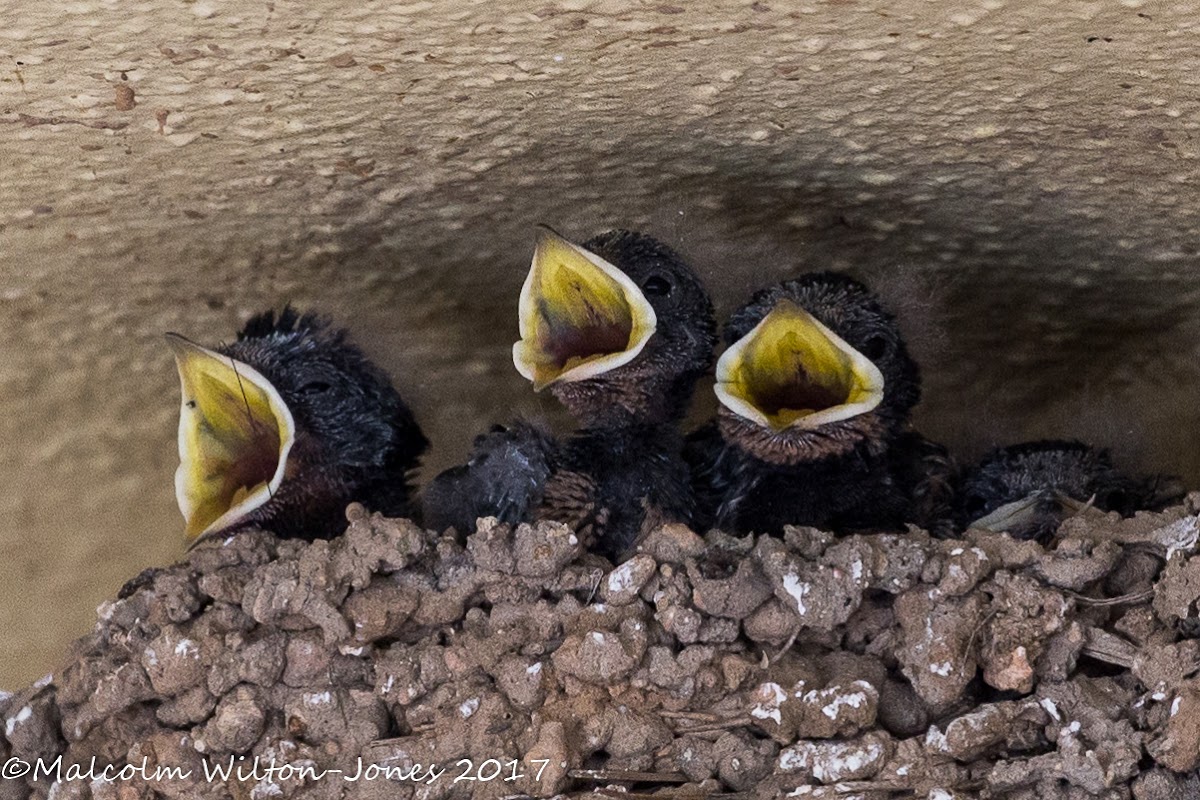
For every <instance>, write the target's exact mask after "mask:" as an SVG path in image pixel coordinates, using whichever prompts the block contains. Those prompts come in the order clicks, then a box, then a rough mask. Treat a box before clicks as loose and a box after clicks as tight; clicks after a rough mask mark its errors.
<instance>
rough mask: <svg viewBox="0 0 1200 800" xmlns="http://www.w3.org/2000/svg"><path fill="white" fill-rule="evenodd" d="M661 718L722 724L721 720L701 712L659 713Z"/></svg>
mask: <svg viewBox="0 0 1200 800" xmlns="http://www.w3.org/2000/svg"><path fill="white" fill-rule="evenodd" d="M658 715H659V716H660V717H665V718H666V719H694V720H696V721H697V722H720V721H721V718H720V717H716V716H713V715H712V714H705V713H702V712H700V711H659V712H658Z"/></svg>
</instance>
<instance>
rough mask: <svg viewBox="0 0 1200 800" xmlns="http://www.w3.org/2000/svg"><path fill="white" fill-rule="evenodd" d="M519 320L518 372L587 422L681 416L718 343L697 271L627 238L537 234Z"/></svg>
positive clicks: (656, 245) (663, 250) (650, 244)
mask: <svg viewBox="0 0 1200 800" xmlns="http://www.w3.org/2000/svg"><path fill="white" fill-rule="evenodd" d="M518 313H519V323H520V333H521V339H520V341H518V342H517V343H516V344H514V345H513V363H514V364H515V365H516V367H517V370H518V371H519V372H520V373H521V374H522V375H523V376H525V377H526V378H528V379H529V380H530V381H532V382H533V384H534V388H535V389H538V390H539V391H540V390H541V389H544V388H549V389H550V391H551V392H553V393H554V395H555V396H556V397H557V398H558V399H559V401H561V402H562V403H563V405H565V406H566V407H567V409H568V410H569V411H571V413H572V414H573V415H575V417H576V418H577V419H579V420H580V421H581V422H583V423H584V424H585V425H605V424H609V423H620V422H622V421H628V420H637V421H641V422H648V423H654V422H663V421H667V420H670V419H674V418H677V417H678V416H680V415H681V414H682V413H683V410H684V409H685V407H686V405H687V402H688V400H689V399H690V397H691V391H692V387H693V386H694V384H695V382H696V380H697V378H698V377H699V376H700V375H701V374H703V372H704V371H705V370H706V369H707V368H708V366H709V364H710V363H711V362H712V352H713V348H714V346H715V345H716V323H715V321H714V318H713V310H712V303H711V301H710V300H709V297H708V293H707V292H706V291H705V289H704V287H703V285H702V284H701V283H700V280H699V278H697V276H696V274H695V273H694V272H693V271H692V269H691V267H689V266H688V265H687V264H686V263H685V262H684V261H683V260H682V258H680V257H679V255H678V254H676V253H675V252H674V251H673V250H671V249H670V248H669V247H667V246H666V245H664V244H662V243H660V242H658V241H656V240H654V239H653V238H651V237H649V236H646V235H645V234H641V233H634V232H630V231H620V230H618V231H610V232H608V233H603V234H600V235H599V236H596V237H593V238H592V239H589V240H588V241H587V242H585V243H584V244H583V245H582V246H580V245H576V244H573V243H572V242H569V241H567V240H566V239H564V238H563V237H561V236H559V235H558V234H557V233H554V232H553V231H551V230H550V229H548V228H543V229H541V231H540V233H539V236H538V242H537V246H536V248H535V250H534V255H533V264H532V265H531V267H530V270H529V275H528V276H527V277H526V279H525V285H524V287H523V288H522V290H521V299H520V304H519V310H518Z"/></svg>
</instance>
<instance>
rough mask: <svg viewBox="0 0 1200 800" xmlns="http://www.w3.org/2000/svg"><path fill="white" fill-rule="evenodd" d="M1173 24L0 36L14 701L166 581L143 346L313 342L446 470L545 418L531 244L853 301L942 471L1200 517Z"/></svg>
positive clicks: (637, 21)
mask: <svg viewBox="0 0 1200 800" xmlns="http://www.w3.org/2000/svg"><path fill="white" fill-rule="evenodd" d="M1188 5H1190V4H1186V3H1173V4H1160V3H1151V2H1145V3H1143V2H1140V0H1126V1H1125V2H1119V3H1118V2H1107V1H1106V2H1071V3H1063V2H1056V1H1055V0H1023V1H1020V2H1018V1H1016V0H1013V1H1011V2H1004V1H1003V0H983V1H982V2H965V3H949V2H946V3H937V2H924V1H923V0H889V1H888V2H884V1H883V0H860V1H856V0H840V1H836V2H810V3H782V2H778V1H777V0H759V1H758V2H754V3H722V4H716V3H712V4H705V3H684V2H680V0H666V1H665V2H657V3H655V2H651V3H639V2H631V1H629V0H544V2H538V3H528V4H523V3H519V2H514V1H513V0H487V2H464V1H463V0H453V1H451V2H443V3H432V2H412V3H404V2H398V3H389V2H335V1H334V0H309V1H308V2H303V3H299V2H287V1H285V0H256V1H255V2H249V1H248V0H190V1H189V0H55V2H50V3H31V2H29V0H0V22H2V23H3V24H0V71H2V75H0V187H2V190H0V254H2V262H0V264H2V266H0V338H2V340H3V354H2V355H0V443H2V445H3V450H2V453H0V485H2V486H3V491H2V493H0V686H4V685H9V686H11V685H13V684H16V683H18V682H21V681H24V680H27V679H30V678H33V677H36V676H38V675H40V674H42V673H43V672H45V671H46V670H48V669H50V668H52V667H53V666H54V665H55V662H56V660H57V658H58V655H59V654H60V653H61V651H62V648H63V646H64V644H65V642H66V641H67V640H68V639H69V638H70V637H71V636H73V635H75V634H77V633H78V632H80V631H81V630H83V629H84V628H86V626H87V625H89V624H90V621H91V619H92V613H93V608H94V606H95V605H96V603H97V602H98V601H99V600H101V599H102V598H103V597H105V596H107V595H110V594H112V593H113V592H114V591H115V590H116V588H117V587H118V586H119V585H120V584H121V583H122V582H123V581H124V580H125V579H126V578H128V577H130V576H132V575H133V574H135V573H136V572H137V571H138V570H139V569H140V568H141V567H143V566H147V565H151V564H156V563H162V562H164V561H166V560H169V559H171V558H172V557H173V556H174V555H176V554H177V553H178V552H179V547H180V543H179V539H178V536H177V534H178V532H179V527H180V525H179V521H178V515H177V512H176V510H175V508H174V503H173V498H172V494H171V488H170V486H171V474H172V471H173V469H174V464H175V453H174V433H173V427H174V422H175V414H176V404H177V398H176V392H177V387H176V379H175V376H174V372H173V369H172V367H171V364H170V359H169V356H168V353H167V350H166V348H165V347H164V346H163V344H162V340H161V333H162V332H163V331H166V330H177V331H180V332H182V333H185V334H187V335H189V336H192V337H194V338H197V339H200V340H203V341H207V342H216V341H217V340H219V339H221V338H222V337H227V336H229V335H230V334H231V333H232V332H233V331H234V329H235V327H236V326H237V324H238V323H239V321H240V320H242V319H243V318H244V317H246V316H247V315H248V314H250V313H251V312H253V311H255V310H257V309H260V308H263V307H266V306H270V305H273V304H279V303H281V302H282V301H284V300H290V301H293V302H295V303H297V304H299V305H302V306H306V307H307V306H314V307H319V308H322V309H325V310H327V311H329V312H330V313H332V314H334V315H335V316H336V317H337V318H338V319H340V320H342V321H344V322H345V323H347V324H348V325H349V326H350V327H351V328H352V330H353V331H354V333H355V334H357V336H358V339H359V340H360V341H361V342H362V343H363V344H365V346H366V349H367V350H368V351H369V352H370V353H371V354H373V355H375V356H376V357H377V358H378V359H379V361H380V362H381V363H383V364H384V365H385V366H387V367H388V368H389V369H391V370H393V372H394V374H395V375H396V376H397V377H398V382H399V383H400V384H401V385H402V387H403V388H404V391H405V393H406V394H407V395H408V397H409V398H411V400H412V402H413V404H414V405H415V407H416V408H417V410H418V411H419V413H420V415H421V418H422V420H423V421H424V424H425V426H426V428H427V430H428V432H429V433H430V434H431V436H432V438H434V439H435V441H436V442H437V448H436V450H435V451H434V454H433V457H432V459H431V464H432V466H433V467H440V466H444V465H446V464H448V463H451V462H452V461H453V459H455V458H456V457H458V456H459V455H460V454H461V453H462V451H463V449H464V448H465V447H466V445H467V443H468V442H469V439H470V436H471V433H472V431H473V430H474V429H477V428H478V427H479V426H480V425H482V424H483V422H484V421H485V420H487V419H492V418H507V417H509V416H510V415H511V414H512V413H514V412H515V411H518V410H526V411H531V410H532V411H537V410H545V411H549V410H552V409H551V405H550V404H549V403H548V402H546V401H545V400H543V399H542V398H535V397H533V396H532V395H531V393H530V391H529V390H528V387H527V386H526V385H524V384H523V383H522V381H521V379H520V378H519V377H518V376H517V375H516V373H515V372H514V371H513V370H512V369H511V366H510V364H509V361H508V348H509V344H510V342H511V340H512V338H513V335H514V333H515V323H514V320H513V315H512V306H513V302H514V298H515V296H516V292H517V290H518V287H519V285H520V281H521V278H522V276H523V271H524V268H525V266H526V264H527V259H528V256H529V251H530V244H531V236H530V227H531V225H532V224H534V223H535V222H541V221H544V222H549V223H552V224H554V225H555V226H557V227H559V228H560V229H562V230H563V231H564V232H566V233H568V234H573V235H576V236H584V235H587V234H589V233H591V232H594V231H596V230H598V229H602V228H604V227H608V226H613V225H618V224H619V225H625V226H643V227H647V228H648V229H650V230H651V231H654V232H656V233H658V234H660V235H661V236H662V237H663V238H665V239H667V240H668V241H670V242H672V243H673V244H676V245H677V246H679V247H680V248H682V249H683V250H684V251H686V252H687V253H688V254H690V255H691V256H692V257H693V259H694V260H695V262H696V263H698V264H699V265H700V266H701V267H702V268H703V269H704V270H705V271H706V273H707V274H708V275H709V277H710V278H711V281H712V284H713V286H714V291H715V293H716V294H717V296H718V299H719V301H720V303H721V305H722V307H724V308H728V307H729V306H730V305H731V304H733V303H736V302H738V301H739V300H740V299H741V297H742V296H743V295H744V294H745V293H746V292H747V291H748V290H749V289H750V288H751V287H753V286H755V285H757V284H759V283H762V282H765V281H766V280H768V279H773V278H776V277H780V276H783V275H787V274H792V273H796V272H799V271H802V270H805V269H809V268H814V267H836V268H848V269H853V270H855V271H857V272H858V273H859V274H863V275H867V276H873V277H874V278H875V279H877V280H879V281H880V282H881V283H882V284H883V285H884V286H885V288H886V291H887V293H888V295H889V296H890V297H891V298H892V299H893V301H894V302H896V303H897V304H899V305H901V306H902V307H903V308H904V310H905V313H906V316H907V319H908V322H909V325H910V329H911V330H912V331H913V333H914V336H915V337H916V338H917V339H918V349H919V351H920V352H921V354H922V355H924V357H925V359H926V361H927V364H928V368H927V371H928V376H927V403H926V405H925V406H924V409H923V412H922V420H923V422H924V424H925V426H926V428H927V429H929V430H930V431H932V432H934V433H936V434H938V435H941V436H944V437H946V438H947V439H948V440H950V441H952V442H954V443H956V444H959V445H962V446H964V447H966V448H967V449H968V450H969V451H974V450H977V449H978V448H979V447H981V446H983V445H984V444H987V443H988V442H990V441H991V440H993V439H1011V438H1018V437H1028V436H1033V435H1042V434H1047V433H1056V432H1057V433H1068V434H1070V433H1075V434H1083V435H1088V436H1092V437H1094V438H1097V439H1099V440H1101V441H1105V442H1108V443H1112V444H1115V445H1117V446H1118V447H1119V448H1120V453H1121V454H1122V455H1123V456H1126V457H1127V458H1129V459H1132V460H1135V462H1139V461H1140V463H1143V464H1156V465H1158V466H1159V467H1162V468H1168V469H1176V470H1183V471H1186V472H1187V473H1188V474H1189V475H1190V476H1192V477H1193V478H1196V477H1200V447H1198V444H1200V441H1198V435H1197V431H1198V429H1200V424H1198V422H1200V421H1198V417H1200V411H1198V410H1197V385H1198V383H1200V368H1198V366H1197V365H1198V364H1200V350H1198V345H1197V342H1198V338H1197V333H1198V332H1200V310H1198V306H1200V276H1197V256H1196V254H1197V248H1198V247H1200V235H1198V231H1197V217H1196V209H1197V190H1198V185H1200V176H1198V162H1197V154H1198V151H1200V140H1198V139H1197V131H1198V129H1200V86H1198V84H1200V77H1197V76H1200V68H1198V67H1200V63H1198V62H1200V48H1198V42H1200V39H1198V37H1200V12H1198V11H1197V10H1195V9H1194V7H1193V9H1192V10H1181V9H1185V8H1186V7H1187V6H1188ZM131 102H132V103H136V104H135V105H132V107H131Z"/></svg>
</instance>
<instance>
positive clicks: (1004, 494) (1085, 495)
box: [955, 439, 1183, 541]
mask: <svg viewBox="0 0 1200 800" xmlns="http://www.w3.org/2000/svg"><path fill="white" fill-rule="evenodd" d="M1182 496H1183V491H1182V489H1181V487H1180V486H1179V484H1178V482H1177V481H1176V480H1175V479H1173V478H1169V477H1166V476H1161V475H1160V476H1153V477H1148V478H1143V477H1133V476H1131V475H1128V474H1126V473H1123V472H1121V471H1120V470H1118V469H1117V468H1116V467H1115V466H1114V465H1113V462H1112V457H1111V456H1110V455H1109V453H1108V451H1107V450H1098V449H1095V448H1092V447H1089V446H1088V445H1086V444H1083V443H1082V442H1074V441H1059V440H1050V439H1047V440H1041V441H1035V442H1023V443H1021V444H1014V445H1009V446H1008V447H1000V448H997V449H995V450H993V451H992V452H990V453H988V454H987V455H986V456H984V457H983V459H981V460H980V462H979V463H978V464H976V465H975V466H973V467H972V468H971V469H969V470H968V471H967V472H966V473H965V474H964V476H963V479H962V486H961V488H960V489H959V491H958V493H957V503H956V509H955V510H956V518H957V521H958V523H959V525H960V527H962V528H967V527H977V528H986V529H989V530H997V531H1007V532H1008V533H1010V534H1011V535H1012V536H1013V537H1014V538H1017V539H1038V540H1041V541H1046V540H1048V539H1050V538H1051V537H1052V536H1053V535H1054V533H1055V531H1057V530H1058V526H1059V524H1061V523H1062V521H1063V520H1064V519H1066V518H1067V517H1068V516H1070V515H1071V514H1073V513H1075V512H1077V511H1079V510H1080V509H1081V508H1082V507H1083V506H1085V505H1088V504H1090V505H1092V506H1094V507H1095V508H1098V509H1100V510H1101V511H1116V512H1118V513H1119V514H1121V515H1122V516H1131V515H1132V514H1133V513H1134V512H1136V511H1152V510H1158V509H1161V508H1163V507H1165V506H1167V505H1170V504H1171V503H1173V502H1176V501H1178V500H1179V499H1180V498H1181V497H1182Z"/></svg>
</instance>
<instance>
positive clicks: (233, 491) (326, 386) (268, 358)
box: [167, 308, 428, 545]
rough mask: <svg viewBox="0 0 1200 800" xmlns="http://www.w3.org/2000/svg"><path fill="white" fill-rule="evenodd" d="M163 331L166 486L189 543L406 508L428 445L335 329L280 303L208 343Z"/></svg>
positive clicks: (331, 524)
mask: <svg viewBox="0 0 1200 800" xmlns="http://www.w3.org/2000/svg"><path fill="white" fill-rule="evenodd" d="M167 338H168V341H169V342H170V344H171V348H172V349H173V350H174V351H175V361H176V364H177V366H178V368H179V377H180V383H181V385H182V389H183V405H182V407H181V409H180V417H179V456H180V465H179V470H178V471H177V472H176V474H175V493H176V497H177V499H178V501H179V509H180V511H182V512H183V516H184V519H185V521H186V535H187V539H188V542H189V544H190V545H195V544H196V543H197V542H199V541H201V540H202V539H205V538H207V537H210V536H215V535H218V534H221V533H227V532H230V531H233V530H235V529H238V528H243V527H247V526H250V525H257V526H261V527H263V528H266V529H269V530H271V531H274V532H275V533H276V534H278V535H280V536H288V537H301V538H308V539H312V538H323V537H328V536H334V535H336V534H338V533H340V532H341V531H342V530H344V529H345V527H346V519H345V515H344V512H345V508H346V505H347V504H348V503H350V502H351V501H359V502H362V503H364V504H366V505H367V506H369V507H370V508H371V509H372V510H375V511H380V512H383V513H385V514H391V515H398V514H403V513H406V512H407V511H408V498H409V491H410V486H409V483H408V477H409V472H410V471H411V470H413V469H414V468H415V467H416V466H417V462H418V459H419V458H420V455H421V453H423V452H424V451H425V448H426V447H427V446H428V442H427V441H426V439H425V437H424V435H422V433H421V429H420V428H419V427H418V426H417V423H416V420H414V419H413V415H412V413H411V412H410V411H409V409H408V407H407V406H406V405H405V404H404V401H403V400H401V399H400V395H398V394H397V393H396V390H395V389H394V388H393V387H392V384H391V382H390V381H389V380H388V377H387V376H386V375H385V374H384V373H383V371H382V370H380V369H379V368H378V367H376V366H375V365H374V364H372V363H371V362H369V361H368V360H367V359H366V357H365V356H364V355H363V354H362V352H361V351H359V350H358V348H356V347H354V346H353V345H352V344H350V343H349V342H348V341H347V340H346V334H345V332H344V331H341V330H337V329H333V328H330V327H329V325H328V323H327V322H325V321H324V320H323V319H321V318H320V317H318V316H316V315H313V314H304V315H300V314H298V313H297V312H296V311H294V310H292V309H291V308H285V309H284V310H283V311H282V312H281V313H280V314H279V315H278V316H276V315H275V314H274V313H273V312H266V313H264V314H260V315H258V316H256V317H254V318H252V319H251V320H250V321H249V322H247V323H246V326H245V327H244V328H243V329H242V331H241V332H240V333H239V334H238V336H237V341H235V342H234V343H232V344H229V345H224V346H222V347H219V348H217V349H216V350H208V349H206V348H204V347H201V346H200V345H197V344H193V343H192V342H190V341H188V340H187V339H185V338H183V337H182V336H179V335H177V334H168V335H167Z"/></svg>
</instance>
